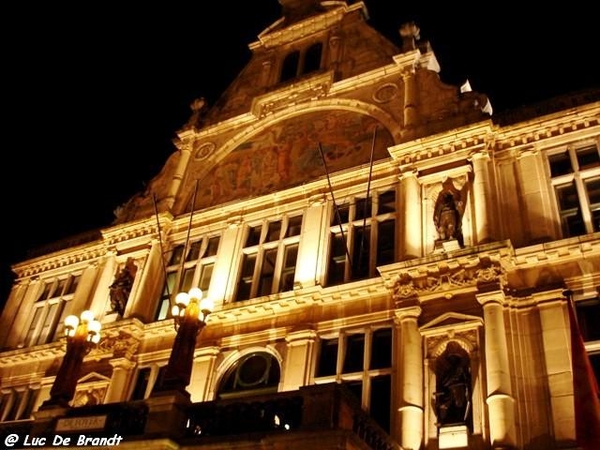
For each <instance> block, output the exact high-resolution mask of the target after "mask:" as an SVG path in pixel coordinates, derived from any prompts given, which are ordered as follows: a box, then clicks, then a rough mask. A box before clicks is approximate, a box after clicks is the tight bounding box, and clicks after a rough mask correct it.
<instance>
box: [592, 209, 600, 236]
mask: <svg viewBox="0 0 600 450" xmlns="http://www.w3.org/2000/svg"><path fill="white" fill-rule="evenodd" d="M592 227H593V230H594V231H600V208H598V209H594V210H593V211H592Z"/></svg>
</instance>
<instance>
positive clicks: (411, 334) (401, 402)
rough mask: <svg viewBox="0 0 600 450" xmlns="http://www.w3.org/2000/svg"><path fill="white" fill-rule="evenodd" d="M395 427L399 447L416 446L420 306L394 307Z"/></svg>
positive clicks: (420, 426)
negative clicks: (396, 414) (396, 425)
mask: <svg viewBox="0 0 600 450" xmlns="http://www.w3.org/2000/svg"><path fill="white" fill-rule="evenodd" d="M395 314H396V318H395V323H396V329H395V331H396V333H395V334H396V340H395V341H396V346H395V351H394V355H395V366H396V368H397V369H396V370H397V374H398V377H397V381H396V392H397V395H396V399H397V405H396V409H397V411H398V416H397V424H398V427H397V431H396V436H395V437H396V439H397V440H398V442H399V443H400V445H401V447H402V448H406V449H409V448H410V449H419V448H421V443H422V441H423V344H422V338H421V333H420V332H419V326H418V323H417V320H418V318H419V315H420V314H421V308H420V307H418V306H412V307H408V308H403V309H399V310H396V311H395Z"/></svg>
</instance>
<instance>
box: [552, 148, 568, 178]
mask: <svg viewBox="0 0 600 450" xmlns="http://www.w3.org/2000/svg"><path fill="white" fill-rule="evenodd" d="M549 160H550V174H551V175H552V176H553V177H558V176H560V175H565V174H567V173H572V172H573V167H571V160H570V159H569V153H568V152H563V153H559V154H557V155H552V156H550V158H549Z"/></svg>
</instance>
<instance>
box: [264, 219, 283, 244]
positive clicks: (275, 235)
mask: <svg viewBox="0 0 600 450" xmlns="http://www.w3.org/2000/svg"><path fill="white" fill-rule="evenodd" d="M280 235H281V221H280V220H278V221H276V222H270V223H269V229H268V231H267V239H266V242H273V241H277V240H279V236H280Z"/></svg>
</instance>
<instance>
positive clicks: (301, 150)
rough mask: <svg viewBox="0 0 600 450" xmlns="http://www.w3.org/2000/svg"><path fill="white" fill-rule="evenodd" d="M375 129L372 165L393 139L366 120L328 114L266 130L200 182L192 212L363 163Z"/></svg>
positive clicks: (359, 116) (385, 154)
mask: <svg viewBox="0 0 600 450" xmlns="http://www.w3.org/2000/svg"><path fill="white" fill-rule="evenodd" d="M376 128H377V132H376V134H375V147H374V152H373V155H374V157H373V159H374V161H377V160H380V159H383V158H387V157H389V153H388V151H387V148H388V147H390V146H392V145H393V139H392V136H391V135H390V133H389V132H388V131H387V130H386V129H384V128H383V127H382V126H381V125H380V124H379V122H378V121H376V120H375V119H373V118H372V117H370V116H366V115H363V114H358V113H356V112H352V111H331V110H330V111H322V112H316V113H311V114H307V115H304V116H301V117H295V118H293V119H289V120H287V121H285V122H282V123H280V124H277V125H276V126H272V127H270V128H268V129H265V130H264V131H262V132H260V133H258V134H257V135H255V136H253V137H252V138H251V139H249V140H248V141H246V142H244V143H242V144H240V145H239V146H238V147H236V148H235V149H234V150H233V151H232V152H231V153H230V154H229V155H227V157H225V158H224V159H223V160H222V161H220V162H219V163H218V164H216V165H215V167H213V168H212V169H211V171H210V172H209V173H208V174H207V175H206V176H205V177H204V178H203V179H201V180H200V182H199V184H198V185H199V191H198V195H197V196H196V204H195V208H194V209H200V208H206V207H210V206H214V205H218V204H222V203H226V202H229V201H232V200H236V199H242V198H247V197H256V196H261V195H265V194H269V193H272V192H276V191H279V190H281V189H286V188H290V187H293V186H297V185H300V184H302V183H305V182H307V181H311V180H314V179H317V178H321V177H324V176H326V174H327V171H328V172H329V173H330V174H331V173H333V172H336V171H339V170H343V169H347V168H350V167H355V166H359V165H363V164H368V163H369V161H370V158H371V148H372V146H373V137H374V131H375V129H376ZM319 145H320V146H321V148H322V150H323V154H324V156H325V164H326V166H325V164H323V158H322V157H321V152H320V150H319ZM325 167H327V171H326V169H325ZM188 209H189V208H188Z"/></svg>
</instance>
